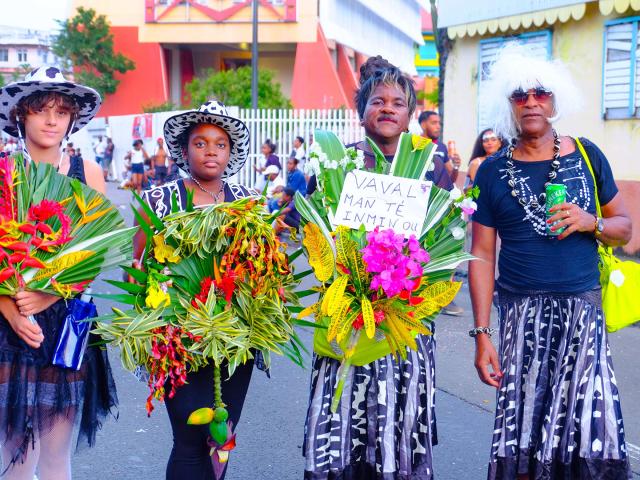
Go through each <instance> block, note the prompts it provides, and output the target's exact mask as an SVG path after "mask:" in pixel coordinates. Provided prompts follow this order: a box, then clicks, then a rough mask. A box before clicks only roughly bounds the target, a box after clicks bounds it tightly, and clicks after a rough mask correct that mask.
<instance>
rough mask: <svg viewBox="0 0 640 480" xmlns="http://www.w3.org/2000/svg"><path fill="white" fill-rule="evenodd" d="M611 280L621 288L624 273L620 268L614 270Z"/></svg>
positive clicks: (610, 276) (610, 275)
mask: <svg viewBox="0 0 640 480" xmlns="http://www.w3.org/2000/svg"><path fill="white" fill-rule="evenodd" d="M609 281H610V282H611V283H613V284H614V285H615V286H616V287H618V288H620V287H621V286H622V284H623V283H624V273H622V272H621V271H620V270H614V271H613V272H611V273H610V274H609Z"/></svg>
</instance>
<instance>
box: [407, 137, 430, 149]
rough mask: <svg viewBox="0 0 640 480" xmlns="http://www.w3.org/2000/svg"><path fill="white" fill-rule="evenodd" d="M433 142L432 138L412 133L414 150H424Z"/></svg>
mask: <svg viewBox="0 0 640 480" xmlns="http://www.w3.org/2000/svg"><path fill="white" fill-rule="evenodd" d="M430 143H431V139H430V138H426V137H423V136H422V135H416V134H413V135H411V145H412V146H413V151H414V152H415V151H416V150H424V149H425V147H426V146H427V145H429V144H430Z"/></svg>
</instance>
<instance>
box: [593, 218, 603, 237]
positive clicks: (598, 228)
mask: <svg viewBox="0 0 640 480" xmlns="http://www.w3.org/2000/svg"><path fill="white" fill-rule="evenodd" d="M602 232H604V219H603V218H602V217H598V216H596V224H595V229H594V230H593V233H594V234H595V236H596V238H597V237H599V236H600V235H602Z"/></svg>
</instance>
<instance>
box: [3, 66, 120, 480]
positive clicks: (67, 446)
mask: <svg viewBox="0 0 640 480" xmlns="http://www.w3.org/2000/svg"><path fill="white" fill-rule="evenodd" d="M100 103H101V99H100V95H99V94H98V93H97V92H96V91H95V90H93V89H91V88H89V87H85V86H83V85H77V84H75V83H72V82H69V81H67V80H66V79H65V78H64V76H63V75H62V73H61V72H60V70H59V69H58V68H55V67H40V68H38V69H36V70H34V71H32V72H31V73H29V74H28V75H27V76H26V78H25V79H24V81H21V82H13V83H10V84H9V85H7V86H6V87H4V88H2V89H0V129H2V130H4V132H6V133H8V134H9V135H11V136H13V137H18V138H19V139H20V143H21V148H22V150H23V153H24V154H25V156H27V157H29V158H31V160H33V161H35V162H46V163H49V164H51V165H53V166H54V167H56V169H57V170H58V172H59V173H61V174H63V175H67V176H69V177H72V178H76V179H78V180H80V181H81V182H83V183H86V184H87V185H89V186H90V187H92V188H94V189H95V190H98V191H100V192H102V193H104V191H105V184H104V178H103V176H102V172H101V170H100V167H99V166H98V165H97V164H95V163H93V162H87V161H83V160H82V159H81V158H80V157H73V158H71V157H69V155H67V154H66V153H64V151H63V149H62V142H63V140H64V139H65V138H66V137H68V136H69V135H70V134H71V133H74V132H77V131H78V130H80V129H81V128H82V127H84V126H85V125H86V124H87V123H89V121H90V120H91V119H92V118H93V116H94V115H95V114H96V112H97V111H98V109H99V108H100ZM66 313H67V307H66V305H65V302H64V300H62V299H60V297H56V296H53V295H48V294H45V293H40V292H20V293H18V294H17V295H16V297H15V298H10V297H7V296H0V445H1V446H2V449H1V450H2V465H3V468H4V469H5V470H6V477H5V478H8V479H14V478H20V479H22V478H33V477H34V472H35V470H36V468H37V469H38V471H39V474H40V476H41V478H43V479H44V478H56V479H68V478H71V466H70V458H71V448H72V434H73V429H74V425H76V424H78V423H79V424H80V431H79V438H78V442H80V440H81V439H86V440H87V441H88V443H89V445H93V443H94V441H95V435H96V431H97V429H98V427H99V426H100V424H101V422H102V419H103V418H104V417H105V416H106V414H107V413H109V411H110V410H111V409H112V408H113V407H115V406H116V404H117V398H116V392H115V384H114V381H113V378H112V376H111V369H110V367H109V361H108V358H107V354H106V352H105V351H104V350H101V349H99V348H98V347H88V348H87V350H86V352H85V356H84V359H83V362H82V367H81V369H80V370H79V371H75V370H72V369H64V368H61V367H58V366H54V365H52V363H51V356H52V352H53V349H54V348H55V346H56V341H57V340H58V337H59V329H60V327H61V326H62V325H63V321H62V320H63V319H64V317H65V315H66ZM30 315H33V316H34V317H35V319H36V322H37V323H36V324H32V323H31V322H30V321H29V320H28V317H29V316H30Z"/></svg>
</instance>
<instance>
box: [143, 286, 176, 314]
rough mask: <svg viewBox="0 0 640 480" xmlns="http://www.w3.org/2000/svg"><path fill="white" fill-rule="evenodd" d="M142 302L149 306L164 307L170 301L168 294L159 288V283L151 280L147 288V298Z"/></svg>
mask: <svg viewBox="0 0 640 480" xmlns="http://www.w3.org/2000/svg"><path fill="white" fill-rule="evenodd" d="M144 303H145V305H146V306H147V307H149V308H159V307H165V306H167V305H169V304H170V303H171V298H170V297H169V294H168V293H167V292H165V291H163V290H162V289H161V288H160V285H158V284H157V283H155V282H153V283H151V284H149V287H148V288H147V298H145V299H144Z"/></svg>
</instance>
